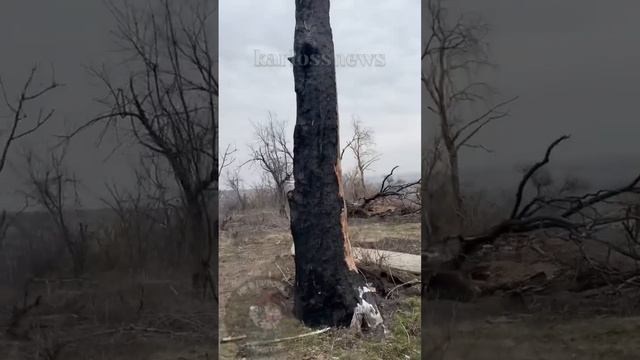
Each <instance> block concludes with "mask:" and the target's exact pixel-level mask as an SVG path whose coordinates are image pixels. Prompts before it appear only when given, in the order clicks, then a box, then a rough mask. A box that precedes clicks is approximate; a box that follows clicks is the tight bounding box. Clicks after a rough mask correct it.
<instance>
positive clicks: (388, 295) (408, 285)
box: [384, 279, 421, 299]
mask: <svg viewBox="0 0 640 360" xmlns="http://www.w3.org/2000/svg"><path fill="white" fill-rule="evenodd" d="M420 283H421V281H420V280H418V279H413V280H409V281H407V282H405V283H402V284H400V285H396V286H394V287H393V288H391V290H389V292H387V296H385V297H384V298H385V299H388V298H389V297H390V296H391V294H392V293H393V292H394V291H396V290H398V289H400V288H405V287H410V286H413V285H415V284H420Z"/></svg>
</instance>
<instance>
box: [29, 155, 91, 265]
mask: <svg viewBox="0 0 640 360" xmlns="http://www.w3.org/2000/svg"><path fill="white" fill-rule="evenodd" d="M64 157H65V152H64V151H62V152H59V153H55V152H53V153H52V154H51V157H50V158H49V160H48V161H46V162H44V161H38V160H37V159H36V158H35V157H34V155H33V154H32V153H27V155H26V164H27V172H28V181H29V183H28V187H29V190H28V191H27V193H26V195H27V196H28V198H30V199H32V200H34V201H35V202H36V203H37V204H38V205H39V206H41V207H42V208H43V209H44V210H45V211H46V212H47V214H48V215H49V217H50V219H51V220H52V222H53V224H54V225H55V228H56V231H57V233H58V237H59V239H60V241H62V242H63V244H64V246H65V248H66V249H67V252H68V253H69V256H70V257H71V260H72V262H73V274H74V276H76V277H77V276H80V275H81V274H82V273H83V271H84V267H85V260H86V252H87V241H88V237H87V236H88V232H87V225H86V224H83V223H82V222H77V223H76V224H75V225H72V221H70V220H69V219H68V214H69V212H70V211H71V210H72V209H73V208H75V209H77V208H78V207H79V205H80V203H79V196H78V192H77V184H78V181H77V179H76V178H75V176H74V175H73V174H71V173H69V171H68V170H67V169H66V167H65V165H64ZM76 226H77V229H76V228H75V227H76Z"/></svg>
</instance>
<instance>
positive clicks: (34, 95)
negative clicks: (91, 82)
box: [0, 66, 61, 248]
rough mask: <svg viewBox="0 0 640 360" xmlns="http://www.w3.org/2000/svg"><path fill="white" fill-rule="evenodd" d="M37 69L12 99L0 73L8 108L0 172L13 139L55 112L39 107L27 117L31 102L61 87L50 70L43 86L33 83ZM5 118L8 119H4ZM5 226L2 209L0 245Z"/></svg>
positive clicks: (1, 124)
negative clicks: (34, 113)
mask: <svg viewBox="0 0 640 360" xmlns="http://www.w3.org/2000/svg"><path fill="white" fill-rule="evenodd" d="M37 72H38V67H37V66H33V67H32V68H31V71H30V72H29V76H28V77H27V79H26V80H25V82H24V84H23V86H22V89H21V90H20V93H19V94H18V96H17V98H16V99H11V97H12V96H10V95H9V93H8V91H7V88H6V85H5V82H4V81H3V79H2V77H1V76H0V90H1V91H2V98H3V100H4V105H5V106H6V107H7V109H8V111H9V115H8V116H0V174H2V171H3V170H4V168H5V166H6V164H7V159H8V157H9V150H10V149H11V146H12V145H13V144H14V143H15V142H16V141H18V140H20V139H22V138H24V137H26V136H28V135H31V134H33V133H34V132H36V130H38V129H39V128H40V127H42V126H43V125H44V124H46V123H47V122H48V121H49V120H50V119H51V118H52V117H53V114H54V112H55V110H53V109H50V110H46V109H44V108H40V109H39V111H38V114H37V115H36V116H33V114H31V116H29V111H31V110H33V109H31V108H30V106H31V104H32V103H33V102H34V101H39V100H41V99H42V98H44V97H45V96H46V95H47V94H48V93H50V92H52V91H53V90H54V89H56V88H58V87H60V86H61V84H59V83H58V82H56V80H55V73H53V71H52V75H51V81H50V83H49V84H48V85H47V86H35V85H34V81H35V80H36V74H37ZM5 119H8V121H6V120H5ZM9 226H10V217H9V216H7V213H6V211H4V210H3V211H2V214H1V215H0V248H1V247H2V246H1V245H2V243H3V240H4V238H5V236H6V234H7V231H8V230H9Z"/></svg>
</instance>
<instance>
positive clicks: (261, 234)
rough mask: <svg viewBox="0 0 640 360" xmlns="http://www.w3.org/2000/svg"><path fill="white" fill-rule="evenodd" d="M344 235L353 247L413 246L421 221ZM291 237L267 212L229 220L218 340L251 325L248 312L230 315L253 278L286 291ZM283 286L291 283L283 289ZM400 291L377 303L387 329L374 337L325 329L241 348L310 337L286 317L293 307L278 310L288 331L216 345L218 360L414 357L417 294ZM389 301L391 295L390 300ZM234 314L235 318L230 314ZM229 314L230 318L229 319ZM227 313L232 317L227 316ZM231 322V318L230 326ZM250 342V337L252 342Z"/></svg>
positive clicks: (387, 223)
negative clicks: (245, 324)
mask: <svg viewBox="0 0 640 360" xmlns="http://www.w3.org/2000/svg"><path fill="white" fill-rule="evenodd" d="M349 232H350V234H351V239H352V242H353V243H355V244H361V243H365V242H366V243H369V244H372V243H375V242H377V241H386V242H389V241H390V240H389V239H393V242H399V243H402V242H406V246H407V247H410V246H414V247H415V244H416V243H419V239H420V224H419V219H417V218H411V219H405V220H398V219H395V220H394V219H391V220H380V219H378V220H351V221H350V223H349ZM291 244H292V239H291V235H290V230H289V227H288V223H287V221H286V219H283V218H278V217H277V216H274V214H272V213H270V212H252V213H248V214H242V215H236V216H234V217H233V218H232V219H231V220H230V221H229V222H228V223H227V224H226V225H225V228H224V229H223V231H222V232H221V238H220V257H219V265H220V270H219V273H220V319H221V323H220V325H221V331H220V336H221V338H224V337H233V336H243V335H247V333H246V332H245V333H240V332H242V331H243V330H242V327H241V326H238V325H236V322H242V321H245V322H249V321H250V319H249V316H250V315H249V314H248V311H245V312H241V313H239V314H238V313H235V312H236V311H237V309H238V307H236V306H235V305H236V302H237V301H236V300H230V299H236V295H235V294H237V293H238V289H239V288H243V286H245V284H247V283H250V282H251V281H252V279H256V278H258V279H263V278H268V279H275V280H276V281H279V282H281V283H283V284H285V285H284V287H286V288H288V289H287V290H286V291H289V292H290V291H291V284H290V282H291V281H293V275H294V273H293V268H294V262H293V257H292V256H291V255H290V248H291ZM287 282H289V283H287ZM245 287H246V286H245ZM413 291H414V292H413V293H411V289H410V290H407V291H406V292H405V291H404V290H403V291H399V292H398V294H397V296H391V297H390V299H386V300H385V299H378V300H379V305H380V309H381V312H382V315H383V318H384V319H385V328H386V329H384V330H380V331H377V332H373V333H366V334H355V333H352V332H350V331H349V330H345V329H331V330H329V331H327V332H325V333H322V334H319V335H313V336H309V337H304V338H300V339H296V340H289V341H285V342H282V343H279V344H277V345H276V344H274V345H273V346H271V347H268V346H265V347H262V348H261V347H247V345H246V343H247V342H252V341H254V340H269V339H275V338H282V337H289V336H295V335H299V334H305V333H308V332H311V331H313V329H308V328H305V327H304V326H302V325H301V324H300V323H298V322H297V320H295V319H293V317H292V315H291V308H292V301H291V299H290V298H289V299H287V300H286V304H285V306H284V309H285V310H283V311H284V312H285V313H286V315H285V316H286V317H287V318H286V320H287V321H288V322H289V325H290V326H289V327H284V329H283V326H282V325H279V326H278V327H277V328H274V329H273V331H267V332H268V334H266V335H264V334H263V335H264V336H259V335H255V336H249V337H248V338H246V339H243V340H241V341H231V342H228V343H224V344H222V345H221V349H220V358H221V359H241V358H246V359H296V360H300V359H372V360H373V359H382V360H386V359H420V354H419V349H420V297H419V290H418V289H417V287H416V288H414V289H413ZM394 295H395V294H394ZM232 312H234V313H233V314H231V313H232ZM230 314H231V315H230ZM232 315H233V316H232ZM230 319H233V320H230ZM252 337H255V338H252Z"/></svg>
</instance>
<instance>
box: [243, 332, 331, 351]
mask: <svg viewBox="0 0 640 360" xmlns="http://www.w3.org/2000/svg"><path fill="white" fill-rule="evenodd" d="M329 330H331V328H324V329H321V330H316V331H312V332H308V333H305V334H300V335H296V336H289V337H284V338H279V339H273V340H266V341H254V342H248V343H246V344H244V346H248V347H251V346H263V345H270V344H276V343H280V342H285V341H291V340H297V339H301V338H305V337H309V336H314V335H320V334H322V333H325V332H327V331H329Z"/></svg>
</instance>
